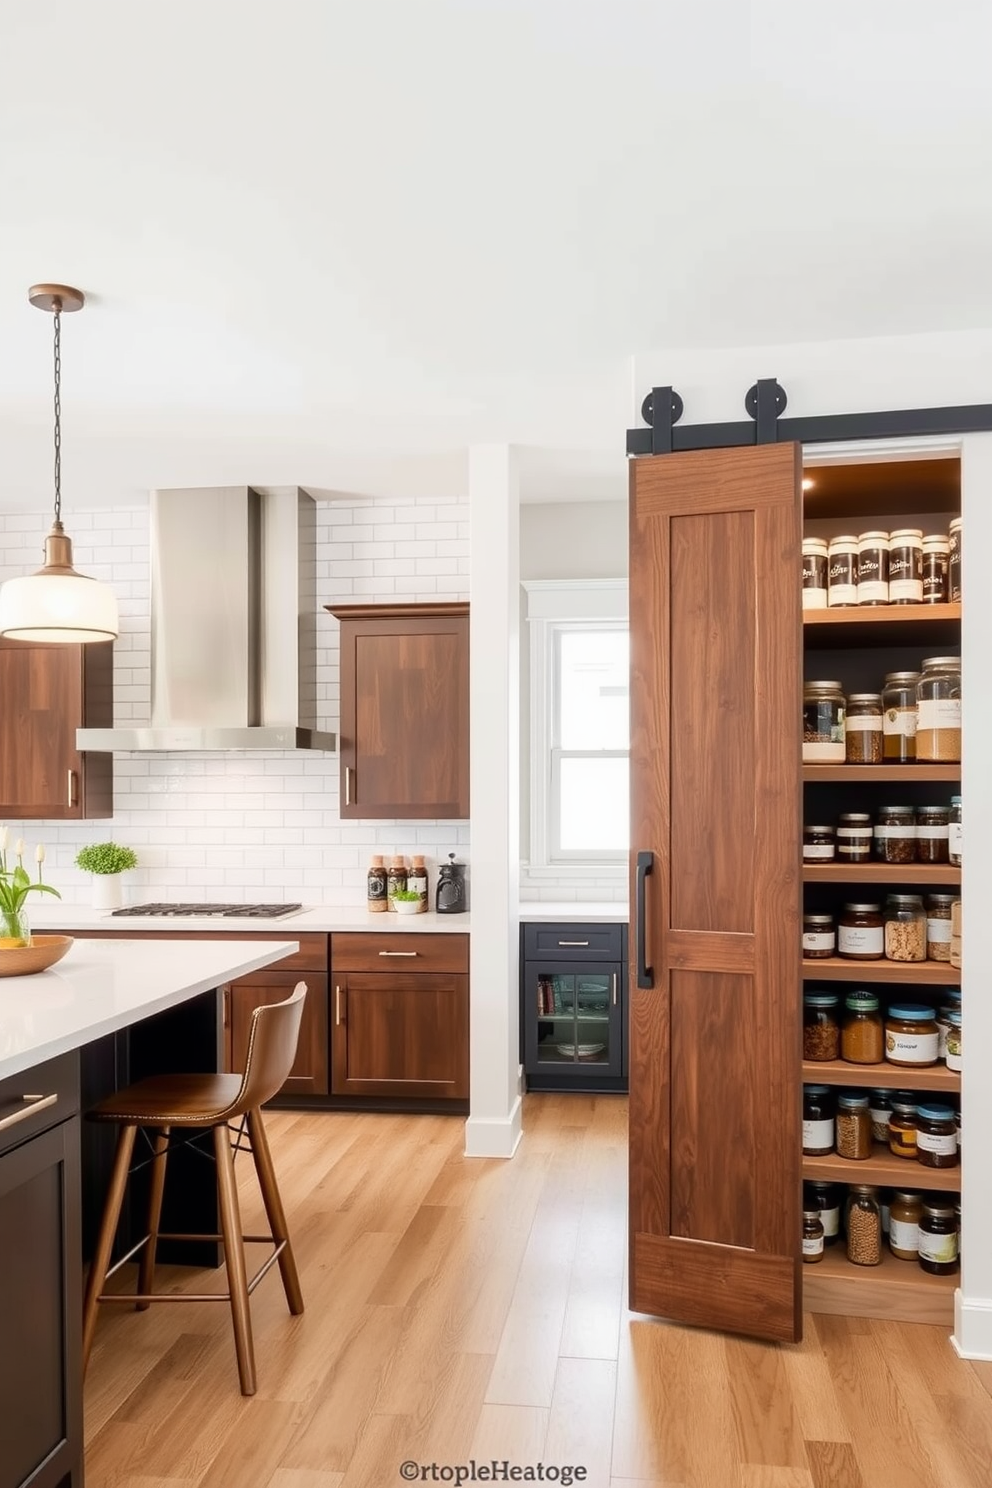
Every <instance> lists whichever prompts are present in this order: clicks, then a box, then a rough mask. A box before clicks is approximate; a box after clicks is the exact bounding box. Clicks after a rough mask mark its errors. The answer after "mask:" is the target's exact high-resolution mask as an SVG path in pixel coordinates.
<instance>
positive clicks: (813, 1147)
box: [803, 1085, 834, 1157]
mask: <svg viewBox="0 0 992 1488" xmlns="http://www.w3.org/2000/svg"><path fill="white" fill-rule="evenodd" d="M833 1150H834V1098H833V1091H832V1090H831V1089H830V1086H829V1085H804V1086H803V1157H826V1156H827V1154H828V1153H829V1152H833Z"/></svg>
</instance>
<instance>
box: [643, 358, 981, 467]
mask: <svg viewBox="0 0 992 1488" xmlns="http://www.w3.org/2000/svg"><path fill="white" fill-rule="evenodd" d="M788 401H789V400H788V398H787V396H786V392H785V388H783V387H781V386H780V384H779V382H778V380H777V379H776V378H774V377H759V379H758V381H757V382H756V383H755V384H754V385H753V387H749V388H748V390H747V393H746V395H745V398H744V410H745V412H746V413H747V419H741V420H740V422H739V423H728V424H687V425H685V426H683V425H681V423H680V420H681V418H682V414H683V411H684V405H683V403H682V399H681V398H680V397H679V395H678V393H677V392H676V391H675V389H674V388H671V387H656V388H652V389H651V391H650V393H649V394H648V395H647V397H646V398H645V399H644V402H643V403H642V404H641V417H642V418H643V419H644V422H645V423H646V424H647V428H646V429H628V430H627V453H628V455H670V454H672V453H673V451H681V450H704V449H731V448H733V447H734V446H735V445H745V444H777V443H786V442H788V441H790V440H795V441H796V442H797V443H799V444H830V443H834V442H837V441H839V440H850V439H906V438H911V439H920V438H922V437H924V436H925V435H933V434H985V433H989V432H992V403H969V404H965V405H963V406H962V407H959V408H900V409H893V410H890V411H889V412H887V413H831V414H824V415H821V416H820V417H818V418H783V417H782V414H783V413H784V412H785V410H786V407H787V405H788Z"/></svg>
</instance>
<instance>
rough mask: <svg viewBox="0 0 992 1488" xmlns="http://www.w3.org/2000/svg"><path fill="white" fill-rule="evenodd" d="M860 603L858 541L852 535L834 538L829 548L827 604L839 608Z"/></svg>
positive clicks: (847, 534)
mask: <svg viewBox="0 0 992 1488" xmlns="http://www.w3.org/2000/svg"><path fill="white" fill-rule="evenodd" d="M857 602H858V539H857V538H856V537H853V536H852V535H851V534H850V533H846V534H845V535H844V536H842V537H832V538H831V539H830V545H829V547H828V548H827V603H828V605H829V606H830V608H831V609H835V608H836V607H837V606H844V605H856V604H857Z"/></svg>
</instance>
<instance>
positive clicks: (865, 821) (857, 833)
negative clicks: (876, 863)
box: [837, 735, 881, 863]
mask: <svg viewBox="0 0 992 1488" xmlns="http://www.w3.org/2000/svg"><path fill="white" fill-rule="evenodd" d="M848 737H849V738H850V735H848ZM879 737H881V735H879ZM875 763H876V764H880V763H881V761H880V760H876V761H875ZM871 844H872V830H871V817H870V816H869V814H868V812H867V811H842V812H841V814H840V817H839V819H838V821H837V856H838V858H839V859H840V861H841V862H842V863H867V862H869V861H870V860H871Z"/></svg>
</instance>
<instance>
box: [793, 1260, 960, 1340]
mask: <svg viewBox="0 0 992 1488" xmlns="http://www.w3.org/2000/svg"><path fill="white" fill-rule="evenodd" d="M852 1269H854V1270H856V1273H857V1275H856V1278H855V1280H854V1282H852V1280H851V1271H852ZM921 1278H922V1280H921ZM957 1284H958V1278H957V1276H928V1275H924V1274H923V1273H922V1272H921V1271H920V1268H919V1266H918V1265H916V1263H915V1262H914V1261H900V1260H897V1259H896V1257H895V1256H894V1255H892V1254H891V1252H890V1251H889V1250H888V1249H887V1248H886V1249H883V1251H882V1261H881V1265H878V1266H858V1267H856V1268H852V1266H851V1263H850V1261H849V1260H848V1259H847V1256H846V1255H845V1253H844V1246H843V1243H840V1244H838V1245H835V1246H832V1247H831V1248H829V1249H828V1250H826V1251H825V1252H824V1255H823V1260H822V1261H819V1262H817V1264H816V1265H815V1266H805V1267H804V1268H803V1306H804V1307H805V1308H806V1309H807V1311H809V1312H826V1313H839V1314H842V1315H844V1316H850V1315H851V1312H852V1307H851V1295H852V1288H853V1287H856V1288H857V1296H858V1309H859V1314H860V1315H861V1316H863V1317H876V1318H892V1319H900V1320H903V1319H906V1318H910V1319H911V1320H912V1321H913V1322H916V1323H934V1324H937V1325H939V1326H944V1327H946V1326H947V1325H948V1324H949V1323H950V1321H951V1320H952V1318H953V1316H954V1288H955V1287H956V1286H957Z"/></svg>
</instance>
